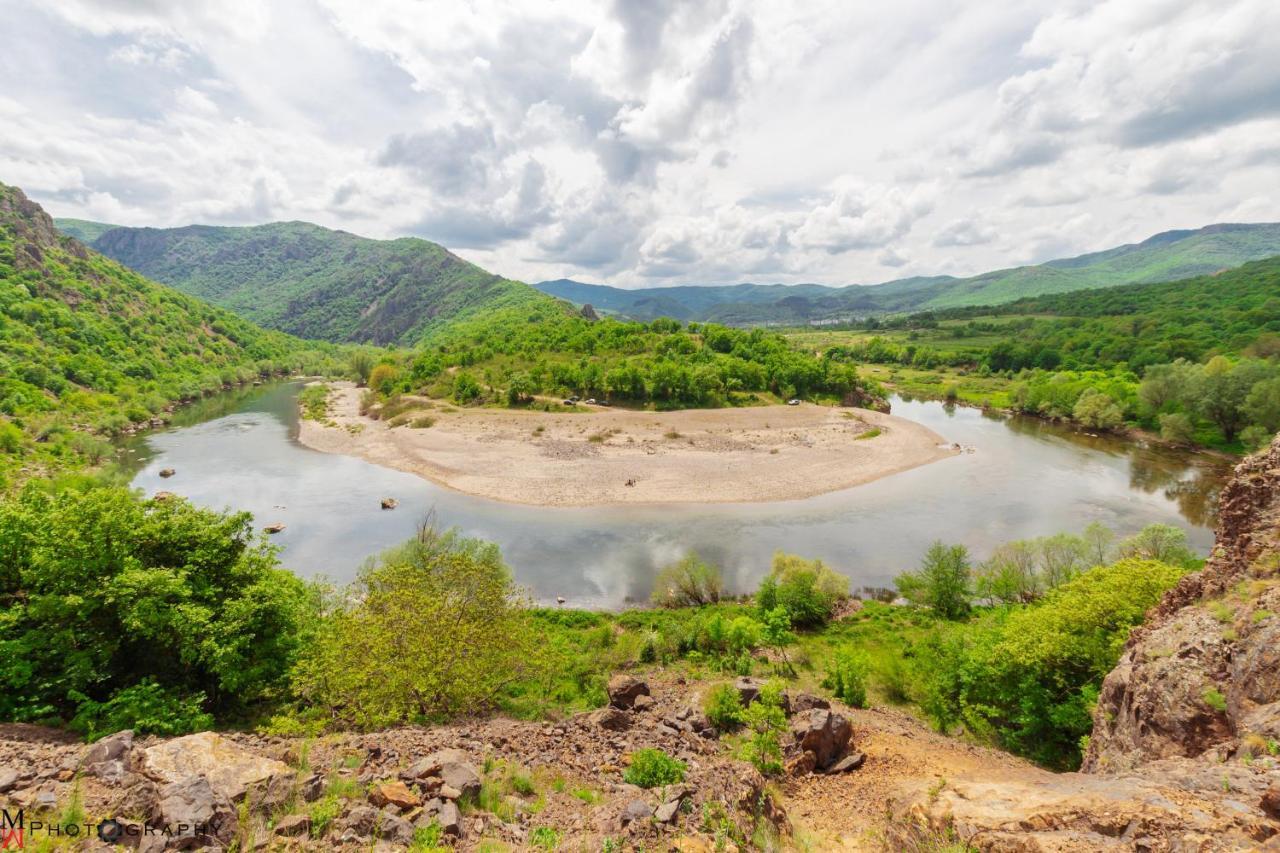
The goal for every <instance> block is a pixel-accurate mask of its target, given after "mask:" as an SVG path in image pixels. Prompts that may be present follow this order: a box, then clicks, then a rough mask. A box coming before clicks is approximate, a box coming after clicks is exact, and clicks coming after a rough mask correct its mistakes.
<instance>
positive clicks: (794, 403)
mask: <svg viewBox="0 0 1280 853" xmlns="http://www.w3.org/2000/svg"><path fill="white" fill-rule="evenodd" d="M787 405H788V406H798V405H800V401H799V400H797V399H795V398H794V397H793V398H791V399H790V400H788V401H787Z"/></svg>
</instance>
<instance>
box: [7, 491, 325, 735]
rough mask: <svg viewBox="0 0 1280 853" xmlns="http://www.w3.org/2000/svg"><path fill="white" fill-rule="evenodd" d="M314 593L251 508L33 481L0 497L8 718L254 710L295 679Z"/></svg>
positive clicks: (86, 721) (94, 724)
mask: <svg viewBox="0 0 1280 853" xmlns="http://www.w3.org/2000/svg"><path fill="white" fill-rule="evenodd" d="M312 602H313V596H312V593H311V592H310V590H309V588H308V586H307V585H306V584H305V583H304V582H303V581H302V580H300V579H299V578H298V577H297V576H296V575H294V574H293V573H292V572H289V571H286V570H284V569H281V568H279V567H278V566H277V564H276V561H275V558H274V555H273V553H272V550H271V548H270V547H269V546H268V545H266V544H265V542H263V541H262V540H261V538H260V537H257V536H255V534H254V531H253V526H252V519H251V518H250V516H249V515H248V513H234V514H232V513H219V512H214V511H211V510H205V509H197V508H196V507H194V506H192V505H191V504H189V503H187V502H186V501H184V500H180V499H168V500H143V499H141V498H140V497H139V496H138V495H136V494H135V493H133V492H131V491H129V490H128V489H124V488H114V487H102V486H90V487H87V488H66V489H51V488H49V487H48V486H37V485H36V484H32V485H30V486H28V487H27V488H26V489H25V490H24V491H23V492H22V493H21V494H20V496H18V497H15V498H10V499H9V500H7V501H6V502H4V503H3V504H0V685H2V686H3V688H4V689H3V690H0V719H9V720H14V719H17V720H28V719H41V718H47V717H51V716H53V717H62V718H64V719H68V718H70V717H71V716H73V715H75V716H76V717H77V719H78V722H79V724H80V725H81V727H82V728H84V729H86V730H89V731H91V732H92V731H93V730H95V729H97V728H98V726H99V721H98V720H97V719H96V717H97V716H98V715H99V714H105V715H109V717H110V719H111V720H113V721H114V722H115V723H121V722H124V723H125V724H126V725H132V723H133V722H134V721H133V720H127V719H125V717H127V715H128V712H129V710H130V708H132V709H135V710H137V709H140V708H141V707H142V704H147V705H148V706H149V711H148V714H149V715H150V717H151V718H152V719H153V720H158V719H161V718H164V717H166V716H169V715H173V716H175V717H178V718H181V719H187V720H193V719H198V718H199V717H200V715H201V714H202V713H203V712H211V713H214V714H217V715H219V716H223V717H225V716H228V715H233V714H242V713H246V712H247V711H248V710H249V709H251V708H253V707H254V706H255V705H258V704H259V703H263V702H264V701H266V700H269V699H272V698H276V697H279V696H280V695H281V694H282V693H283V691H284V690H285V688H286V676H287V673H288V670H289V668H290V667H291V666H292V664H293V661H294V659H295V656H296V654H297V653H298V650H299V647H300V645H302V643H303V642H304V635H305V632H306V631H307V630H309V626H310V625H311V622H312V619H313V617H314V610H313V609H312ZM135 688H136V689H135ZM126 691H132V692H128V693H126ZM122 694H123V697H122ZM113 700H116V701H113ZM143 700H145V702H144V701H143ZM122 715H123V716H122ZM162 724H163V723H162V722H161V725H162ZM152 728H153V730H155V729H156V728H158V726H153V727H152Z"/></svg>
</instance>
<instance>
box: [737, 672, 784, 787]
mask: <svg viewBox="0 0 1280 853" xmlns="http://www.w3.org/2000/svg"><path fill="white" fill-rule="evenodd" d="M742 720H743V722H744V723H745V724H746V725H747V728H749V729H750V730H751V737H750V738H749V739H748V740H747V742H746V744H744V745H743V757H744V758H745V759H746V760H747V761H750V762H751V763H752V765H754V766H755V768H756V769H757V770H759V771H760V772H761V773H763V774H765V775H766V776H773V775H776V774H778V773H781V772H782V735H783V734H784V733H785V732H786V730H787V715H786V714H785V713H784V712H783V710H782V685H781V684H778V683H777V682H775V681H770V682H768V683H767V684H765V685H764V686H763V687H761V688H760V695H759V696H757V697H756V701H754V702H752V703H751V704H750V705H749V706H747V709H746V711H744V712H743V715H742Z"/></svg>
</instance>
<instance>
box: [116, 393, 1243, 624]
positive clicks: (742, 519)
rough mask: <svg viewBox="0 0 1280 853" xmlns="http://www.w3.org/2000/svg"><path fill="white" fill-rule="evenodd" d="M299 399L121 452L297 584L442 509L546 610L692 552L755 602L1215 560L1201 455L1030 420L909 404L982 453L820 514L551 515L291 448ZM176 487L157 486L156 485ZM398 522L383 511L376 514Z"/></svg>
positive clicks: (818, 501)
mask: <svg viewBox="0 0 1280 853" xmlns="http://www.w3.org/2000/svg"><path fill="white" fill-rule="evenodd" d="M297 387H298V386H297V385H296V384H290V383H280V384H274V385H268V386H263V387H262V388H256V389H249V390H245V391H241V392H235V393H232V394H228V395H223V396H222V397H219V398H216V399H214V400H211V401H206V402H205V403H203V404H201V405H200V406H199V407H195V408H191V409H188V410H184V411H183V412H181V413H179V415H178V416H177V417H175V425H174V426H173V427H171V428H168V429H165V430H160V431H157V432H154V433H151V434H148V435H146V436H140V437H135V438H134V439H132V440H130V441H128V442H125V443H124V447H123V451H124V452H125V464H127V465H129V466H130V467H131V469H132V470H133V471H135V472H136V474H135V476H134V480H133V482H134V484H135V485H136V486H137V487H139V488H141V489H143V490H145V491H146V492H148V493H154V492H155V491H157V490H159V489H166V490H169V491H174V492H177V493H178V494H182V495H184V496H187V497H188V498H190V499H191V500H192V501H194V502H196V503H198V504H201V505H204V506H211V507H215V508H224V507H230V508H235V509H245V510H248V511H250V512H252V513H253V514H254V516H255V518H256V520H257V523H258V524H260V525H262V524H268V523H271V522H276V521H278V522H281V523H284V524H285V525H286V528H285V531H284V532H283V533H281V534H279V535H278V536H276V537H274V538H273V541H274V542H275V543H276V544H277V545H279V547H280V548H281V558H282V560H283V561H284V563H285V564H286V565H287V566H289V567H290V568H292V569H294V570H295V571H297V572H299V573H300V574H303V575H316V574H325V575H329V576H331V577H333V578H335V579H339V580H344V579H347V578H350V577H351V576H352V575H353V573H354V571H355V570H356V568H357V567H358V566H359V564H360V563H361V562H362V561H363V560H364V559H366V558H367V557H368V556H370V555H372V554H376V553H378V552H379V551H381V550H383V549H385V548H387V547H389V546H391V545H394V544H396V543H398V542H400V541H403V540H404V539H407V538H408V537H409V536H411V535H412V534H413V532H414V526H415V524H416V523H417V522H418V521H420V520H421V518H422V517H423V516H424V515H425V514H426V513H427V512H428V511H430V510H432V509H433V508H434V509H435V511H436V512H437V515H438V517H439V520H440V522H441V523H442V524H445V525H456V526H458V527H460V528H461V529H462V530H463V531H464V532H465V533H466V534H467V535H471V536H478V537H481V538H485V539H489V540H492V541H494V542H497V543H498V544H499V545H500V546H501V547H502V550H503V554H504V555H505V557H506V558H507V560H508V562H509V563H510V564H511V566H512V568H513V570H514V571H515V573H516V576H517V579H518V580H519V581H520V582H521V583H523V584H525V585H526V586H528V587H529V589H530V591H531V592H532V593H533V594H534V596H535V597H537V598H539V599H541V600H549V599H553V598H555V597H556V596H558V595H563V596H565V597H566V598H567V599H569V600H570V601H571V602H573V603H574V604H578V605H582V606H599V607H613V606H618V605H619V604H622V603H623V602H626V601H642V600H644V599H646V598H647V597H648V594H649V589H650V586H651V584H652V581H653V577H654V575H655V573H656V571H657V569H658V567H660V566H661V565H663V564H664V563H667V562H670V561H672V560H675V559H677V558H679V557H680V556H682V555H683V554H684V553H685V552H686V551H687V550H689V549H695V550H697V551H699V552H700V553H702V554H703V555H704V556H705V557H707V558H708V559H710V560H712V561H714V562H716V563H718V564H719V565H721V566H723V567H724V571H725V578H726V582H727V585H728V586H729V588H730V589H732V590H735V591H741V590H747V589H751V588H753V587H754V586H755V584H756V583H757V582H758V581H759V579H760V578H761V577H762V576H763V575H764V573H765V572H766V571H767V570H768V564H769V560H770V558H771V555H772V554H773V553H774V552H775V551H778V550H784V551H788V552H793V553H799V554H803V555H805V556H810V557H821V558H822V559H824V560H826V561H828V562H829V563H830V564H831V565H833V566H835V567H837V568H839V569H840V570H842V571H844V572H845V573H847V574H848V575H849V576H850V577H851V579H852V580H853V584H854V586H855V587H857V586H864V585H865V586H877V587H882V586H887V585H889V583H890V581H891V579H892V577H893V575H894V574H896V573H897V572H898V571H901V570H902V569H904V568H907V567H911V566H914V565H915V564H916V563H917V562H918V561H919V558H920V556H921V554H923V552H924V550H925V549H926V548H927V547H928V545H929V543H930V542H931V541H933V540H934V539H942V540H944V541H947V542H962V543H964V544H966V545H968V546H969V548H970V549H971V550H972V551H973V552H974V553H975V555H976V556H977V557H979V558H981V557H983V556H985V555H986V554H987V553H989V552H990V551H991V550H992V549H993V548H994V547H995V546H996V545H998V544H1000V543H1001V542H1005V541H1008V540H1010V539H1022V538H1029V537H1034V536H1042V535H1047V534H1050V533H1056V532H1059V531H1074V532H1078V531H1079V530H1081V529H1083V528H1084V527H1085V525H1087V524H1089V523H1090V522H1093V521H1101V522H1103V523H1105V524H1107V525H1109V526H1111V527H1112V528H1114V529H1115V530H1116V531H1117V532H1118V533H1120V534H1121V535H1128V534H1131V533H1133V532H1135V531H1136V530H1138V529H1140V528H1141V527H1142V526H1144V525H1145V524H1148V523H1151V522H1162V523H1166V524H1179V525H1181V526H1184V527H1187V528H1188V530H1189V536H1190V539H1191V542H1192V544H1193V545H1194V546H1195V547H1196V548H1198V549H1199V550H1200V551H1201V552H1207V550H1208V548H1209V547H1210V545H1211V544H1212V532H1211V530H1209V529H1208V524H1209V523H1210V520H1211V516H1212V507H1213V504H1214V501H1215V499H1216V495H1217V490H1218V488H1219V486H1220V484H1221V480H1222V477H1223V475H1224V473H1225V471H1226V466H1223V465H1217V464H1214V463H1212V462H1209V461H1206V459H1205V458H1204V457H1198V456H1193V455H1187V454H1178V453H1172V452H1170V451H1168V450H1165V449H1162V448H1154V447H1146V448H1144V447H1141V446H1138V445H1133V444H1128V443H1126V442H1123V441H1120V440H1117V439H1114V438H1106V437H1092V436H1088V435H1082V434H1080V433H1076V432H1073V431H1071V430H1068V429H1065V428H1063V427H1061V426H1057V425H1054V424H1049V423H1046V422H1043V421H1038V420H1035V419H1029V418H1009V417H1004V416H1001V415H998V414H996V413H992V412H982V411H979V410H976V409H971V408H965V407H954V406H944V405H942V404H940V403H937V402H932V401H912V400H908V399H905V398H903V399H898V400H895V402H894V413H895V414H897V415H900V416H903V417H907V418H910V419H912V420H915V421H918V422H920V423H923V424H925V425H926V426H929V427H930V428H932V429H934V430H935V431H936V432H938V433H939V434H940V435H942V436H943V437H945V438H946V439H947V440H949V441H955V442H958V443H960V444H962V445H964V446H966V447H969V448H972V452H969V453H964V454H961V455H959V456H956V457H952V458H949V459H945V460H943V461H941V462H937V463H934V464H932V465H926V466H924V467H922V468H916V469H914V470H911V471H907V472H904V473H902V474H898V475H895V476H892V477H887V478H884V479H882V480H878V481H875V482H873V483H869V484H866V485H864V486H859V487H857V488H854V489H848V490H845V491H842V492H833V493H831V494H827V495H820V496H818V497H815V498H809V499H805V500H797V501H781V502H776V503H768V504H724V505H696V506H689V505H684V506H646V507H594V508H592V507H574V508H544V507H528V506H513V505H508V504H501V503H496V502H494V501H489V500H483V499H480V498H474V497H470V496H467V495H461V494H458V493H456V492H451V491H449V490H447V489H443V488H441V487H439V486H436V485H434V484H432V483H429V482H427V481H425V480H422V479H420V478H418V477H415V476H413V475H410V474H405V473H402V472H399V471H392V470H389V469H385V468H380V467H378V466H376V465H371V464H369V463H366V462H363V461H361V460H359V459H354V458H350V457H344V456H332V455H328V454H322V453H318V452H315V451H312V450H309V449H307V448H305V447H302V446H301V445H299V444H298V443H297V441H296V435H297V414H296V395H297ZM165 467H172V468H175V469H176V470H177V472H178V473H177V476H175V477H173V478H172V479H167V480H162V479H161V478H160V477H159V470H160V469H161V468H165ZM388 496H390V497H395V498H397V499H398V500H399V502H400V506H399V508H398V509H396V510H393V511H383V510H381V509H380V507H379V501H380V499H381V498H383V497H388Z"/></svg>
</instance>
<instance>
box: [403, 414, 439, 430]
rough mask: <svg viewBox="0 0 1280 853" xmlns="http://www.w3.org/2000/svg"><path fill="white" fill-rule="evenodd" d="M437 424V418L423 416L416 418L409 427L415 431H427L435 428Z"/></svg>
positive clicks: (410, 422)
mask: <svg viewBox="0 0 1280 853" xmlns="http://www.w3.org/2000/svg"><path fill="white" fill-rule="evenodd" d="M435 423H436V419H435V418H433V417H431V416H429V415H423V416H422V417H418V418H414V419H413V420H411V421H409V426H410V427H411V428H413V429H427V428H428V427H432V426H435Z"/></svg>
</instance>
